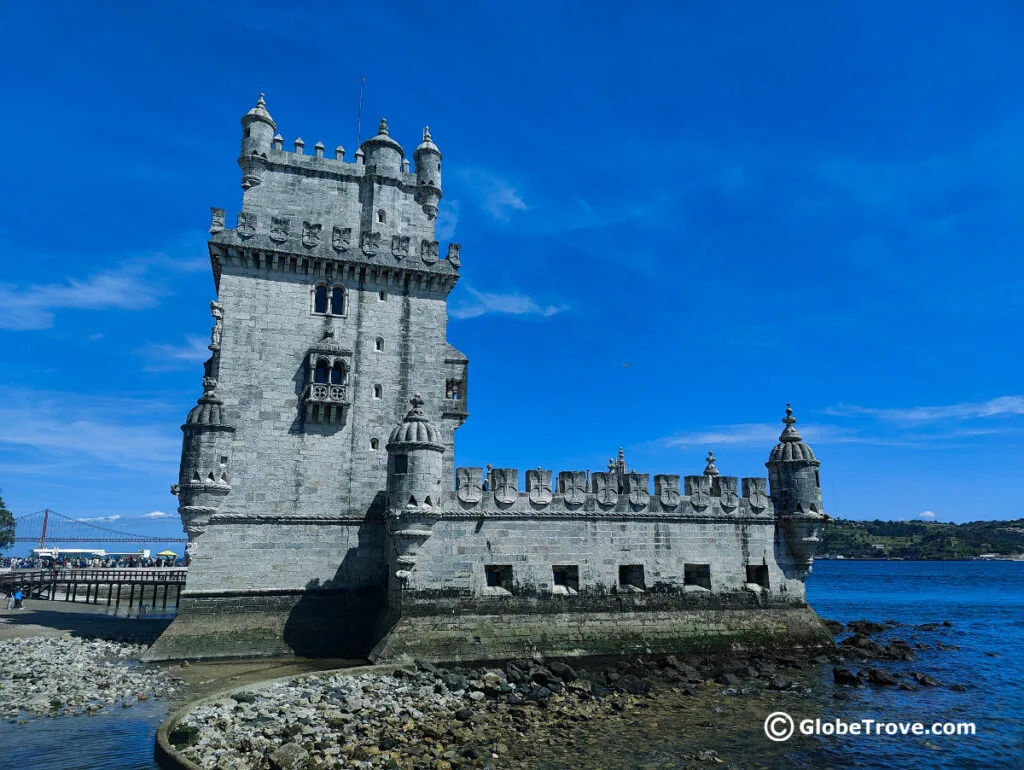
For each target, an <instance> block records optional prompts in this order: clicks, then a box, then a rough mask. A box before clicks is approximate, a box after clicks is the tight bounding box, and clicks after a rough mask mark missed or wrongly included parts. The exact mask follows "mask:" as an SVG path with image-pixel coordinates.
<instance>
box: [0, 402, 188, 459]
mask: <svg viewBox="0 0 1024 770" xmlns="http://www.w3.org/2000/svg"><path fill="white" fill-rule="evenodd" d="M167 411H168V410H167V408H166V406H165V405H163V404H162V403H161V402H159V401H158V400H156V399H152V400H147V399H145V398H137V397H125V398H113V397H91V396H84V395H81V394H78V393H75V392H66V393H61V392H50V391H41V392H38V393H33V392H32V391H31V390H30V389H27V388H25V389H19V388H0V425H3V430H0V452H5V451H6V452H9V453H11V454H12V455H14V456H21V455H22V454H23V453H24V452H25V451H26V450H28V449H31V450H35V451H37V452H40V453H42V454H43V455H45V456H46V457H47V462H46V463H45V464H46V465H47V466H49V465H50V464H51V462H52V463H53V464H54V466H55V467H57V466H60V465H64V467H65V468H66V467H67V464H68V463H71V464H72V465H79V466H80V465H81V464H83V463H86V464H88V466H89V467H90V468H93V469H96V468H97V466H99V467H104V466H106V467H107V468H110V467H114V468H119V469H125V470H133V471H138V470H140V469H141V468H143V467H149V468H159V469H160V470H162V471H163V470H166V471H168V472H172V469H173V468H174V466H175V465H176V464H177V460H178V458H179V455H180V451H181V438H180V436H179V435H175V434H176V433H177V430H176V429H175V426H176V425H177V424H178V423H177V422H176V421H175V417H180V415H175V416H174V417H172V416H171V414H173V413H168V414H167V415H166V419H163V420H161V414H162V413H164V412H167ZM176 411H179V412H180V411H181V408H180V407H177V408H176ZM172 475H173V474H172Z"/></svg>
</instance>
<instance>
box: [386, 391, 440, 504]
mask: <svg viewBox="0 0 1024 770" xmlns="http://www.w3.org/2000/svg"><path fill="white" fill-rule="evenodd" d="M409 403H410V404H412V409H410V410H409V412H408V414H406V415H405V419H404V420H403V421H402V422H401V423H400V424H399V425H398V426H397V427H396V428H395V429H394V430H393V431H391V436H390V438H389V439H388V443H387V447H386V449H387V450H388V508H389V509H391V510H392V511H401V510H408V509H416V508H423V507H427V508H432V507H434V506H435V505H438V504H439V503H440V501H441V495H442V488H441V477H442V458H443V456H444V444H442V443H441V438H440V435H439V434H438V432H437V429H436V428H435V427H434V426H433V425H431V424H430V420H429V419H428V418H427V416H426V415H425V414H424V413H423V398H422V397H421V396H420V394H419V393H417V394H416V395H414V396H413V397H412V398H411V399H410V401H409Z"/></svg>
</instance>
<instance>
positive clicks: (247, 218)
mask: <svg viewBox="0 0 1024 770" xmlns="http://www.w3.org/2000/svg"><path fill="white" fill-rule="evenodd" d="M235 232H237V233H238V237H239V238H252V237H253V236H254V235H256V215H255V214H253V213H252V212H251V211H243V212H241V213H240V214H239V215H238V224H237V225H236V226H235Z"/></svg>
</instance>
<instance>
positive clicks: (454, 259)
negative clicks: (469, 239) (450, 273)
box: [448, 243, 462, 268]
mask: <svg viewBox="0 0 1024 770" xmlns="http://www.w3.org/2000/svg"><path fill="white" fill-rule="evenodd" d="M461 250H462V246H461V245H460V244H458V243H449V244H448V261H449V262H451V263H452V264H453V265H454V266H455V267H457V268H459V267H462V258H461V257H460V256H459V252H460V251H461Z"/></svg>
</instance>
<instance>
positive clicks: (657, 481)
mask: <svg viewBox="0 0 1024 770" xmlns="http://www.w3.org/2000/svg"><path fill="white" fill-rule="evenodd" d="M654 494H656V495H657V496H658V499H659V500H660V501H661V504H662V505H663V506H664V507H665V508H669V509H671V508H675V507H676V506H677V505H679V502H680V501H681V500H682V497H681V496H680V494H679V477H678V476H675V475H670V474H659V475H657V476H655V477H654Z"/></svg>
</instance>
